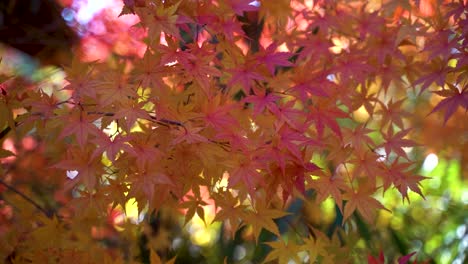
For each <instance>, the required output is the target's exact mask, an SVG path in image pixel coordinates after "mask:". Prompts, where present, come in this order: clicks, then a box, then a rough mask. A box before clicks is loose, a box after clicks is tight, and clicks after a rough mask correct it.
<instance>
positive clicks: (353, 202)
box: [343, 187, 390, 223]
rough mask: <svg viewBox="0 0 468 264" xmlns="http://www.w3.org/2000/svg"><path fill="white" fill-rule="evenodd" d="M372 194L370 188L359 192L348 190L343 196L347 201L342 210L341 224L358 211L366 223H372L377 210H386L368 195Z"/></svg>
mask: <svg viewBox="0 0 468 264" xmlns="http://www.w3.org/2000/svg"><path fill="white" fill-rule="evenodd" d="M373 192H374V189H372V188H362V187H360V189H359V190H357V191H355V190H349V191H348V192H346V193H345V194H344V196H343V198H344V199H345V200H347V202H346V204H345V206H344V209H343V222H344V221H346V219H348V218H349V217H350V216H351V214H352V213H353V212H354V211H356V210H357V211H358V212H359V213H360V214H361V216H362V217H363V218H364V219H365V220H366V221H367V222H368V223H372V222H373V221H374V216H375V211H376V210H377V209H384V210H387V211H390V210H388V209H386V208H385V207H384V206H383V205H382V204H381V203H380V202H379V201H377V200H376V199H375V198H373V197H371V196H370V195H371V194H372V193H373Z"/></svg>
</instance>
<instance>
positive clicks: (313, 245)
mask: <svg viewBox="0 0 468 264" xmlns="http://www.w3.org/2000/svg"><path fill="white" fill-rule="evenodd" d="M327 246H328V241H327V240H326V239H323V238H322V237H319V236H318V237H317V238H314V237H312V236H309V237H307V238H305V239H304V245H303V249H304V250H307V252H308V253H309V263H315V261H317V257H318V256H322V257H328V252H327V250H326V248H327Z"/></svg>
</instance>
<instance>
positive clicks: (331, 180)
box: [312, 172, 349, 210]
mask: <svg viewBox="0 0 468 264" xmlns="http://www.w3.org/2000/svg"><path fill="white" fill-rule="evenodd" d="M316 174H318V173H317V172H316ZM319 175H320V177H319V178H318V179H317V180H314V181H313V182H312V183H313V186H314V189H316V190H317V203H321V202H323V201H324V200H325V199H327V198H328V197H329V196H331V197H333V199H334V200H335V203H336V205H337V206H338V207H339V208H340V210H341V209H342V206H343V195H342V191H347V190H348V189H349V187H348V185H347V184H346V181H345V180H344V179H343V177H341V176H340V175H336V174H334V175H333V176H328V175H326V174H325V173H320V174H319Z"/></svg>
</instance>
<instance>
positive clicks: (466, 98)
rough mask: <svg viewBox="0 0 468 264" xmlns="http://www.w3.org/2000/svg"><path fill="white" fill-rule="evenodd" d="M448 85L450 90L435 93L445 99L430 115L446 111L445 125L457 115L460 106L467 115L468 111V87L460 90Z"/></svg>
mask: <svg viewBox="0 0 468 264" xmlns="http://www.w3.org/2000/svg"><path fill="white" fill-rule="evenodd" d="M447 85H448V87H449V89H446V90H441V91H435V92H434V93H436V94H438V95H440V96H442V97H445V99H443V100H442V101H440V102H439V103H438V104H437V105H436V106H435V107H434V109H432V111H431V112H430V113H429V114H432V113H434V112H437V111H441V110H442V109H444V110H445V114H444V124H445V123H447V120H449V118H450V117H451V116H452V115H453V114H454V113H455V111H456V110H457V108H458V107H459V106H461V107H462V108H465V113H466V111H468V86H465V87H464V88H463V90H459V89H458V88H457V87H456V86H454V85H452V84H447Z"/></svg>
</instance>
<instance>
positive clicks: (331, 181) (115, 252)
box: [0, 0, 468, 263]
mask: <svg viewBox="0 0 468 264" xmlns="http://www.w3.org/2000/svg"><path fill="white" fill-rule="evenodd" d="M124 3H125V5H124V7H123V10H122V13H121V15H122V16H129V15H136V16H137V17H138V21H139V22H138V23H137V24H136V25H135V26H134V28H133V30H134V31H132V32H133V33H132V34H133V35H132V41H135V42H138V43H139V45H142V46H143V47H144V52H143V53H142V54H139V55H138V52H135V51H132V46H130V47H128V49H127V50H130V51H129V52H128V54H122V52H120V54H119V52H114V54H113V56H111V57H110V58H109V59H108V60H105V61H104V60H101V61H88V62H83V61H81V57H80V54H79V53H77V54H76V57H75V58H73V62H72V63H71V65H70V66H69V67H66V69H65V72H66V76H67V77H66V80H67V84H66V85H64V87H61V88H60V89H48V88H44V87H41V86H39V85H38V84H31V83H28V82H26V81H24V80H22V79H20V78H9V77H6V76H5V77H2V78H3V79H2V80H1V93H2V94H1V97H0V117H1V118H0V129H2V132H1V140H2V141H3V143H4V144H3V146H4V149H2V150H1V152H0V158H2V159H1V161H2V163H1V167H0V171H1V172H2V178H1V184H2V186H3V187H4V188H3V189H2V190H0V192H1V194H2V200H1V201H0V202H2V203H1V204H0V206H1V208H2V211H1V212H0V217H1V218H0V220H1V221H0V235H1V236H2V239H1V242H0V243H1V246H0V248H1V249H0V256H1V257H2V258H4V259H8V261H10V262H12V263H23V262H28V261H33V262H42V261H45V262H46V260H52V259H59V260H60V262H67V261H72V262H73V263H78V262H80V261H81V262H83V263H99V262H101V263H126V262H132V261H138V260H140V261H142V260H143V259H148V256H146V257H145V254H144V250H143V251H141V249H142V248H143V249H145V250H149V251H148V252H150V257H149V258H150V259H151V260H152V261H154V262H155V263H158V262H161V261H162V260H169V259H171V258H172V257H174V256H173V255H174V254H173V252H172V253H171V252H170V251H169V248H170V247H169V245H168V241H169V239H168V237H165V235H161V234H160V236H158V238H157V239H154V240H155V241H151V243H150V242H148V245H150V246H148V245H144V246H141V245H139V244H138V243H136V242H135V241H138V239H140V238H138V236H139V234H143V237H145V236H146V239H148V237H151V235H150V234H149V233H150V232H151V228H149V229H148V226H145V225H144V224H143V223H139V224H138V223H137V222H138V221H135V222H131V221H129V220H128V219H127V220H124V217H125V216H124V215H123V214H124V213H125V212H124V211H125V210H124V209H125V208H126V205H128V203H129V201H131V202H132V203H133V202H136V203H137V204H138V211H139V213H141V212H144V213H146V222H147V223H150V222H151V221H152V220H155V219H161V218H164V217H165V216H167V215H173V214H182V215H183V218H184V224H187V223H188V222H189V221H190V220H191V219H192V218H193V217H194V216H195V215H197V216H198V217H199V218H201V219H202V220H203V221H204V222H206V223H207V224H210V223H211V222H213V221H215V222H216V221H220V222H222V223H223V228H224V229H225V230H226V231H227V232H226V236H231V237H235V236H236V234H237V233H236V232H237V231H239V230H242V231H245V232H246V233H249V234H250V235H251V236H252V237H253V239H254V240H255V241H258V240H259V238H260V237H261V236H262V233H268V234H270V236H271V238H272V239H270V240H269V241H268V242H266V244H267V245H268V246H269V247H270V248H271V251H270V252H269V254H268V255H267V256H266V258H265V259H264V261H266V262H268V261H276V262H278V263H288V261H289V260H295V261H296V263H302V261H304V259H306V260H307V261H308V262H310V263H314V261H315V260H317V261H319V262H323V263H342V262H343V261H348V262H351V261H352V259H354V260H355V259H356V258H357V259H360V260H362V259H367V254H368V252H364V253H363V252H357V251H356V250H355V249H354V247H353V245H354V244H353V243H355V241H353V240H355V239H356V238H354V237H352V236H349V237H347V236H346V232H345V231H343V230H344V229H340V228H339V226H341V225H344V226H347V225H348V226H351V227H352V223H354V221H358V222H359V221H361V222H362V221H363V220H364V221H365V222H367V223H373V222H374V221H375V216H376V213H378V212H379V210H382V209H383V210H386V208H385V205H384V204H382V203H381V202H380V201H379V196H382V194H383V193H385V192H386V191H387V190H389V189H393V188H395V189H396V190H398V192H399V193H400V194H401V198H402V202H405V201H407V202H410V199H409V192H416V193H418V194H420V195H421V196H422V195H423V194H422V190H421V188H420V182H421V181H422V180H424V179H425V177H423V176H421V175H417V173H416V169H417V168H418V166H419V161H418V160H415V157H416V154H414V153H415V152H418V151H419V152H421V151H422V150H421V149H423V148H424V147H426V148H427V147H430V148H437V147H440V146H439V145H438V142H437V140H435V141H434V142H431V141H429V140H427V139H426V138H425V136H424V135H421V134H422V133H423V132H424V131H422V130H421V128H422V126H421V125H418V124H417V122H422V121H420V120H422V118H421V116H423V117H424V118H426V119H429V118H432V122H438V123H439V124H444V125H445V126H446V127H447V128H449V129H450V130H451V131H452V133H453V134H454V135H455V137H454V138H452V139H444V140H446V141H445V144H446V145H445V146H444V147H445V148H446V149H447V151H451V153H463V148H464V147H465V146H464V144H463V142H465V143H466V138H465V139H462V137H463V134H464V133H466V130H465V126H464V125H463V124H460V122H461V123H463V122H462V121H460V120H463V119H466V115H465V112H466V110H468V83H467V80H468V78H467V73H468V68H467V65H468V62H467V52H468V50H467V46H468V45H467V43H466V42H467V40H466V36H467V33H468V31H467V28H468V27H467V26H466V24H467V21H468V20H467V15H468V14H467V7H466V1H464V2H463V1H453V2H451V1H436V0H420V1H415V2H413V1H397V0H385V1H328V0H323V1H313V2H312V1H303V0H294V1H289V0H279V1H258V2H257V1H255V2H252V1H250V0H219V1H211V0H199V1H190V0H179V1H173V0H166V1H156V0H135V1H124ZM114 51H115V50H114ZM427 115H429V116H427ZM438 117H441V118H440V119H437V118H438ZM424 133H425V132H424ZM431 140H432V139H431ZM460 140H461V142H462V144H461V145H460V144H459V142H460ZM463 140H465V141H463ZM5 142H7V143H8V142H9V144H10V145H13V146H14V147H13V148H9V150H7V148H6V147H5V146H6V145H7V143H5ZM416 142H418V143H416ZM460 146H461V147H460ZM465 150H466V149H465ZM464 158H465V159H466V156H464ZM465 164H467V163H465ZM30 197H40V198H37V199H33V200H31V198H30ZM330 198H331V199H332V201H333V202H334V204H335V205H336V208H337V212H338V214H339V215H340V216H341V219H339V220H338V224H337V225H336V226H335V227H334V229H333V230H331V231H330V232H328V233H327V232H324V231H323V230H322V231H320V227H318V226H314V224H312V223H311V222H310V221H308V219H306V218H305V217H301V216H294V214H297V213H298V212H297V211H291V210H290V208H291V206H292V204H294V203H295V202H297V201H301V202H303V203H312V204H315V205H317V206H320V205H321V204H323V203H325V202H326V201H327V200H330ZM291 214H292V215H293V218H291ZM151 219H152V220H151ZM288 219H294V222H291V221H290V220H288ZM158 221H160V220H158ZM285 223H286V225H287V226H289V227H287V228H286V229H287V230H289V231H290V230H294V232H290V234H289V235H288V236H286V231H285V228H283V227H282V224H285ZM149 226H151V225H149ZM153 227H154V226H153ZM157 228H159V227H157ZM137 230H138V231H137ZM340 230H341V231H340ZM166 236H167V234H166ZM304 256H306V257H304ZM224 257H225V256H220V260H219V261H220V262H221V261H222V259H223V258H224ZM410 257H411V255H409V256H408V257H406V258H405V257H403V258H402V259H401V261H402V262H401V263H405V261H408V260H409V258H410ZM161 259H162V260H161ZM382 259H383V257H382V256H381V257H369V262H370V263H383V262H379V261H381V260H382ZM172 261H175V260H174V259H172ZM382 261H383V260H382Z"/></svg>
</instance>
